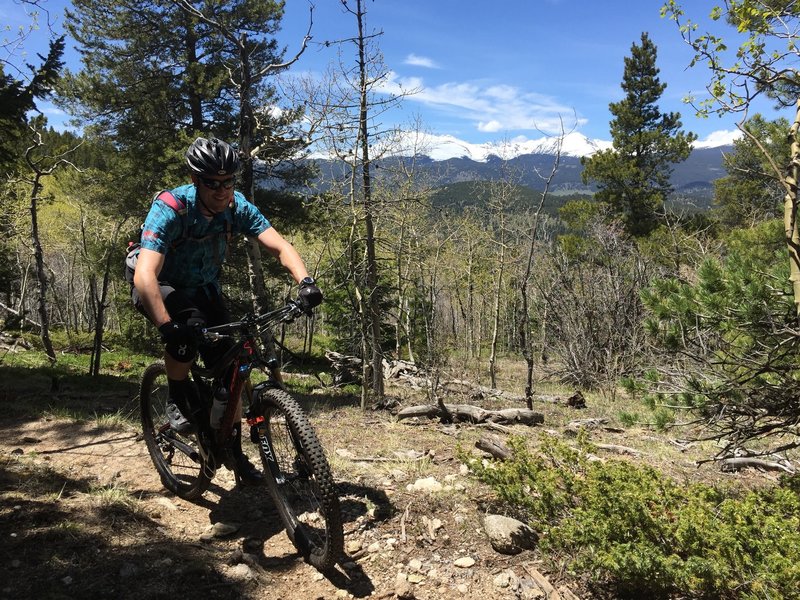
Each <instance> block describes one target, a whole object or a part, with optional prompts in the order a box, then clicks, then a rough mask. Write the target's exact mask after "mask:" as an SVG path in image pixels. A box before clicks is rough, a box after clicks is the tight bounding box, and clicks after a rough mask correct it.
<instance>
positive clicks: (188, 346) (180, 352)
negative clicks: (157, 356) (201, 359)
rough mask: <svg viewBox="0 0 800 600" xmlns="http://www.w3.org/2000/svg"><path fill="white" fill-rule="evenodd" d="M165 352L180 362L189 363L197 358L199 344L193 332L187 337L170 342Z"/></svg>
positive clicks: (188, 333) (188, 332) (176, 338)
mask: <svg viewBox="0 0 800 600" xmlns="http://www.w3.org/2000/svg"><path fill="white" fill-rule="evenodd" d="M164 350H165V351H166V353H167V354H168V355H169V356H171V357H172V358H174V359H175V360H177V361H178V362H182V363H188V362H192V361H193V360H194V357H195V356H197V342H196V341H195V339H194V336H193V335H191V332H190V331H187V335H185V336H180V337H177V336H176V337H175V339H171V340H169V341H168V342H167V343H166V345H165V346H164Z"/></svg>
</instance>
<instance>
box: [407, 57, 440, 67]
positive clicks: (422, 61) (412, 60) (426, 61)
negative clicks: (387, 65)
mask: <svg viewBox="0 0 800 600" xmlns="http://www.w3.org/2000/svg"><path fill="white" fill-rule="evenodd" d="M403 63H405V64H407V65H412V66H415V67H425V68H426V69H438V68H440V67H439V65H438V64H436V62H435V61H434V60H433V59H432V58H428V57H427V56H417V55H416V54H409V55H408V56H406V59H405V60H404V61H403Z"/></svg>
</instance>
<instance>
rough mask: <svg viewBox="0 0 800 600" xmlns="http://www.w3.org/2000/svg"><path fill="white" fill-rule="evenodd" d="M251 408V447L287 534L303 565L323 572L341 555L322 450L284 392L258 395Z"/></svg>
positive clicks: (338, 517) (335, 504)
mask: <svg viewBox="0 0 800 600" xmlns="http://www.w3.org/2000/svg"><path fill="white" fill-rule="evenodd" d="M255 408H256V410H255V411H253V412H254V413H255V417H256V420H257V421H258V423H257V424H256V425H255V431H256V432H257V439H256V436H254V439H253V441H256V442H257V443H258V446H259V455H260V456H261V462H262V463H263V465H264V473H265V476H266V480H267V487H268V488H269V491H270V494H271V495H272V498H273V500H274V502H275V505H276V507H277V509H278V512H279V514H280V516H281V520H282V521H283V524H284V525H285V527H286V533H287V535H288V536H289V539H291V540H292V543H293V544H294V545H295V547H296V548H297V549H298V550H299V551H300V553H301V554H302V555H303V556H304V558H305V559H306V561H308V562H309V563H310V564H311V565H312V566H314V567H315V568H317V569H318V570H320V571H326V570H328V569H330V568H332V567H333V566H334V565H336V564H337V563H338V561H339V560H340V559H341V558H342V556H343V555H344V549H343V546H344V532H343V530H342V513H341V509H340V507H339V496H338V494H337V490H336V484H335V482H334V480H333V476H332V475H331V470H330V466H329V465H328V461H327V459H326V458H325V453H324V451H323V449H322V445H321V444H320V442H319V440H318V438H317V435H316V432H315V431H314V428H313V427H312V425H311V423H310V422H309V421H308V417H307V416H306V414H305V413H304V412H303V409H302V408H301V407H300V405H299V404H298V403H297V401H296V400H294V398H292V397H291V396H290V395H289V394H287V393H286V392H285V391H283V390H280V389H274V388H273V389H266V390H262V391H261V392H260V394H259V396H258V398H257V399H256V406H255ZM262 418H263V420H262Z"/></svg>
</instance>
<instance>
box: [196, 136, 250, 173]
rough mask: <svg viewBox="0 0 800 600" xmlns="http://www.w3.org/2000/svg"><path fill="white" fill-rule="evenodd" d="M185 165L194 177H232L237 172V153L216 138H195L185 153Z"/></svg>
mask: <svg viewBox="0 0 800 600" xmlns="http://www.w3.org/2000/svg"><path fill="white" fill-rule="evenodd" d="M186 164H188V165H189V169H191V171H192V173H194V174H195V175H232V174H234V173H236V172H237V171H238V170H239V153H238V152H236V150H234V149H233V148H232V147H231V145H230V144H228V143H226V142H223V141H222V140H218V139H217V138H211V139H210V140H209V139H206V138H201V137H199V138H197V139H196V140H195V141H194V142H192V145H191V146H189V149H188V150H187V151H186Z"/></svg>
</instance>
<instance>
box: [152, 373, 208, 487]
mask: <svg viewBox="0 0 800 600" xmlns="http://www.w3.org/2000/svg"><path fill="white" fill-rule="evenodd" d="M168 398H169V390H168V387H167V370H166V367H165V366H164V363H154V364H152V365H150V366H149V367H147V369H145V371H144V374H143V375H142V383H141V388H140V390H139V400H140V403H141V411H140V412H141V420H142V433H143V437H144V441H145V444H146V445H147V451H148V452H149V453H150V458H151V459H152V460H153V464H154V465H155V467H156V470H157V471H158V474H159V475H160V477H161V483H162V484H163V485H164V487H165V488H167V489H168V490H169V491H171V492H172V493H174V494H175V495H176V496H178V497H180V498H184V499H185V500H195V499H197V498H199V497H200V496H202V495H203V492H205V491H206V490H207V489H208V486H209V484H210V483H211V476H210V474H209V472H208V469H206V463H205V460H204V459H203V455H202V454H201V452H200V445H199V444H198V441H197V436H196V434H194V433H189V434H180V433H178V432H177V431H175V430H173V429H171V428H170V426H169V420H168V419H167V413H166V406H167V400H168Z"/></svg>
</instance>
